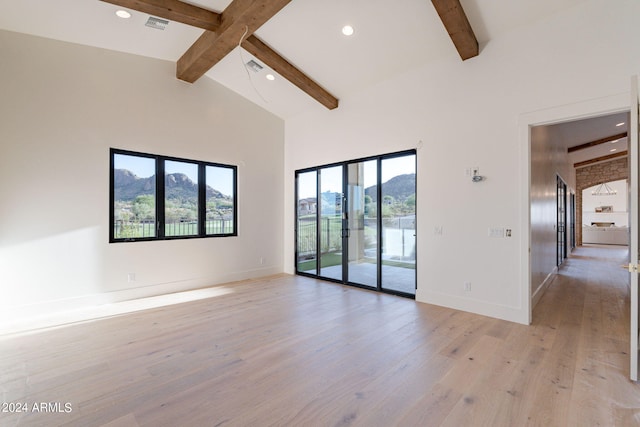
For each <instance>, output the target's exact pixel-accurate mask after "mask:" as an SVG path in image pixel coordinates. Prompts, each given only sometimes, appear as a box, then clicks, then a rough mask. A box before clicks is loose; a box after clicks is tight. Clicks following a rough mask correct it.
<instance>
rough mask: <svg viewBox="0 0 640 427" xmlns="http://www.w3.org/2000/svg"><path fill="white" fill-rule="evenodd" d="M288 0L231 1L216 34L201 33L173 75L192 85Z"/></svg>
mask: <svg viewBox="0 0 640 427" xmlns="http://www.w3.org/2000/svg"><path fill="white" fill-rule="evenodd" d="M290 1H291V0H233V1H232V2H231V4H229V6H227V8H226V9H225V10H224V11H223V12H222V16H221V18H220V27H219V28H218V29H217V30H216V32H215V33H214V32H212V31H205V32H204V33H203V34H202V35H201V36H200V38H199V39H198V40H196V42H195V43H194V44H193V45H192V46H191V47H190V48H189V50H187V51H186V52H185V54H184V55H182V57H181V58H180V59H179V60H178V66H177V72H176V76H177V77H178V79H180V80H184V81H186V82H189V83H193V82H195V81H196V80H198V79H199V78H200V77H202V76H203V75H204V73H206V72H207V71H209V69H211V67H213V66H214V65H216V64H217V63H218V62H219V61H220V60H221V59H222V58H224V57H225V56H227V54H228V53H229V52H231V51H232V50H233V49H234V48H235V47H236V46H238V44H239V43H240V40H241V39H242V38H243V37H244V38H245V39H246V38H247V37H250V36H251V35H252V34H253V32H254V31H256V30H257V29H258V28H260V27H261V26H262V25H263V24H264V23H265V22H267V21H268V20H269V19H271V17H273V16H274V15H275V14H276V13H278V12H279V11H280V10H281V9H282V8H283V7H285V6H286V5H287V4H289V2H290Z"/></svg>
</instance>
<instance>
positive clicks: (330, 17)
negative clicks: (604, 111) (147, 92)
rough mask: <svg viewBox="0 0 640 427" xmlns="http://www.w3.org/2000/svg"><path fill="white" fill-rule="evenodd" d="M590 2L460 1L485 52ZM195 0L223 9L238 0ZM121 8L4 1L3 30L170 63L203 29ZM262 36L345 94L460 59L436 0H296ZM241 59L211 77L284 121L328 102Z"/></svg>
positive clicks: (230, 59)
mask: <svg viewBox="0 0 640 427" xmlns="http://www.w3.org/2000/svg"><path fill="white" fill-rule="evenodd" d="M583 1H585V0H516V1H507V0H462V1H461V3H462V5H463V7H464V9H465V11H466V13H467V15H468V17H469V21H470V23H471V26H472V27H473V29H474V32H475V33H476V36H477V38H478V40H479V42H480V46H481V49H482V46H483V45H485V44H486V43H487V42H490V40H491V38H493V37H496V36H497V35H499V34H503V33H505V32H508V31H510V30H512V29H513V28H516V27H520V26H524V25H529V24H530V23H532V22H535V21H537V20H540V19H543V18H544V17H546V16H549V15H552V14H554V13H556V12H558V11H559V10H562V9H565V8H569V7H572V6H575V5H576V4H579V3H582V2H583ZM188 3H192V4H195V5H198V6H201V7H203V8H206V9H210V10H213V11H216V12H220V11H222V10H224V9H225V7H226V6H227V5H228V4H229V3H230V0H195V1H189V2H188ZM118 9H119V7H117V6H115V5H112V4H109V3H104V2H102V1H99V0H55V1H52V0H19V1H16V0H0V29H5V30H10V31H16V32H22V33H27V34H33V35H37V36H42V37H47V38H52V39H57V40H63V41H68V42H73V43H79V44H84V45H89V46H96V47H101V48H105V49H112V50H116V51H122V52H128V53H133V54H137V55H143V56H149V57H153V58H159V59H164V60H168V61H172V62H176V61H177V60H178V58H180V56H181V55H182V54H183V53H184V52H185V51H186V50H187V49H188V48H189V46H190V45H191V44H192V43H193V42H194V41H195V40H196V39H197V38H198V37H199V36H200V34H201V33H202V30H200V29H196V28H192V27H189V26H187V25H183V24H179V23H176V22H171V23H170V24H169V25H168V27H167V28H166V29H165V30H164V31H160V30H155V29H152V28H149V27H146V26H145V25H144V24H145V22H146V20H147V18H148V15H147V14H143V13H140V12H136V11H132V15H133V16H132V17H131V18H130V19H128V20H124V19H120V18H117V17H116V15H115V11H116V10H118ZM345 24H351V25H352V26H353V27H354V28H355V34H354V35H353V36H351V37H345V36H343V35H342V34H341V32H340V30H341V28H342V27H343V26H344V25H345ZM256 35H257V36H258V37H260V38H261V39H262V40H263V41H264V42H266V43H267V44H269V45H270V46H271V47H272V48H274V49H275V50H276V51H277V52H278V53H280V54H281V55H282V56H283V57H284V58H286V59H288V60H289V61H290V62H292V63H293V64H295V65H296V66H297V67H298V68H300V69H301V70H302V71H303V72H305V73H306V74H307V75H308V76H310V77H311V78H312V79H314V80H315V81H316V82H318V83H319V84H320V85H321V86H323V87H324V88H325V89H327V90H328V91H329V92H330V93H332V94H333V95H334V96H336V97H337V98H342V97H346V96H347V95H349V94H351V93H354V92H357V91H360V90H362V89H363V88H365V87H367V86H370V85H372V84H375V83H376V82H379V81H381V80H384V79H385V78H387V77H389V76H392V75H394V74H397V73H400V72H402V71H404V70H407V69H409V68H411V67H415V66H417V65H420V64H424V63H427V62H429V61H434V60H436V59H440V58H444V57H451V56H454V57H455V58H456V59H457V60H460V59H459V57H458V54H457V52H456V50H455V48H454V46H453V44H452V42H451V40H450V38H449V36H448V35H447V32H446V30H445V29H444V26H443V25H442V22H441V21H440V19H439V17H438V15H437V13H436V11H435V9H434V7H433V5H432V4H431V2H430V1H429V0H395V1H389V0H293V1H291V3H289V4H288V5H287V6H286V7H285V8H284V9H283V10H282V11H280V13H278V14H277V15H276V16H274V17H273V18H272V19H271V20H270V21H268V22H267V23H266V24H265V25H263V26H262V27H261V28H260V29H259V30H258V31H257V32H256ZM481 54H482V53H481ZM242 56H243V58H241V54H240V49H236V50H235V51H234V52H232V53H231V54H230V55H228V56H227V57H226V58H225V59H224V60H223V61H221V62H220V63H218V64H217V65H215V66H214V67H213V68H212V69H211V70H210V71H209V72H208V73H207V74H206V76H207V77H209V78H212V79H214V80H216V81H217V82H219V83H221V84H223V85H225V86H227V87H229V88H230V89H232V90H234V91H235V92H237V93H239V94H241V95H242V96H244V97H246V98H248V99H250V100H251V101H253V102H255V103H257V104H259V105H261V106H263V107H264V108H265V109H267V110H269V111H271V112H272V113H274V114H276V115H278V116H280V117H282V118H285V119H286V118H288V117H291V116H293V115H295V114H297V113H299V112H301V111H307V110H310V109H318V110H321V109H324V108H325V107H323V106H321V105H320V104H319V103H318V102H316V101H315V100H313V99H312V98H310V97H309V96H308V95H306V94H305V93H304V92H302V91H301V90H299V89H298V88H296V87H294V86H293V85H292V84H290V83H289V82H287V81H286V80H284V79H283V78H281V77H279V76H277V74H276V76H277V78H276V80H275V81H273V82H270V81H267V80H266V79H265V78H264V76H265V75H266V74H267V73H269V72H272V71H271V70H269V69H268V68H266V67H265V69H264V70H262V71H261V72H260V73H258V74H255V73H250V75H251V78H252V81H249V78H248V76H247V72H246V71H245V69H244V66H243V62H246V61H248V60H249V59H251V58H252V56H251V55H250V54H249V53H247V52H244V51H243V53H242ZM470 61H473V59H470ZM258 62H259V61H258ZM272 73H273V72H272ZM274 74H275V73H274Z"/></svg>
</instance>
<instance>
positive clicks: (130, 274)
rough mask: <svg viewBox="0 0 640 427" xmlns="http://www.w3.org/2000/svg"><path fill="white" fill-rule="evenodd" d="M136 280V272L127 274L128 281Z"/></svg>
mask: <svg viewBox="0 0 640 427" xmlns="http://www.w3.org/2000/svg"><path fill="white" fill-rule="evenodd" d="M135 281H136V273H129V274H127V282H129V283H131V282H135Z"/></svg>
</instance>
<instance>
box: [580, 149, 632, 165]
mask: <svg viewBox="0 0 640 427" xmlns="http://www.w3.org/2000/svg"><path fill="white" fill-rule="evenodd" d="M627 154H628V153H627V151H620V152H619V153H613V154H608V155H606V156H601V157H596V158H595V159H590V160H585V161H584V162H578V163H574V164H573V167H574V168H582V167H585V166H589V165H592V164H594V163H598V162H604V161H607V160H613V159H617V158H618V157H626V156H627Z"/></svg>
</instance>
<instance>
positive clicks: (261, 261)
mask: <svg viewBox="0 0 640 427" xmlns="http://www.w3.org/2000/svg"><path fill="white" fill-rule="evenodd" d="M260 265H264V258H263V257H260Z"/></svg>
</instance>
